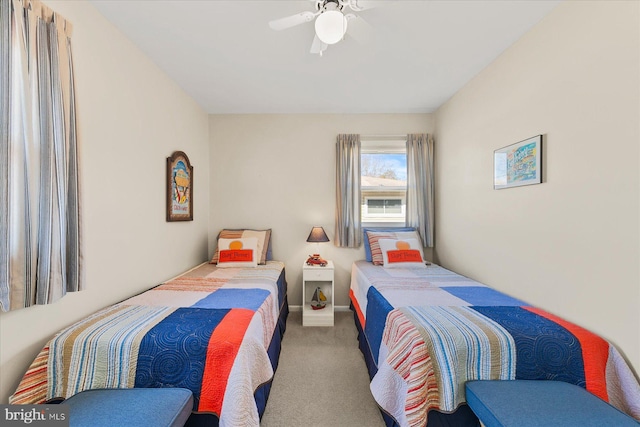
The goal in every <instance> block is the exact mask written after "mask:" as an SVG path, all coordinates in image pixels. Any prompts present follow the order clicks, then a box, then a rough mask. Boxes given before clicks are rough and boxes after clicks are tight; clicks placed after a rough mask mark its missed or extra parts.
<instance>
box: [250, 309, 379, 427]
mask: <svg viewBox="0 0 640 427" xmlns="http://www.w3.org/2000/svg"><path fill="white" fill-rule="evenodd" d="M260 426H261V427H288V426H309V427H313V426H318V427H320V426H349V427H358V426H362V427H376V426H384V422H383V420H382V416H381V415H380V411H379V410H378V406H377V405H376V403H375V401H374V400H373V397H372V396H371V392H370V391H369V376H368V375H367V368H366V366H365V364H364V357H363V356H362V353H361V352H360V350H359V349H358V340H357V331H356V327H355V325H354V323H353V314H352V312H350V311H349V312H336V313H335V325H334V326H333V327H309V326H307V327H303V326H302V313H301V312H291V313H290V314H289V319H288V320H287V331H286V332H285V334H284V339H283V340H282V353H281V354H280V364H279V366H278V370H277V371H276V374H275V376H274V379H273V385H272V388H271V395H270V396H269V401H268V402H267V408H266V410H265V413H264V415H263V417H262V422H261V423H260Z"/></svg>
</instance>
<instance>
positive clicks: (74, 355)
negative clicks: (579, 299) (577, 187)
mask: <svg viewBox="0 0 640 427" xmlns="http://www.w3.org/2000/svg"><path fill="white" fill-rule="evenodd" d="M269 234H270V233H263V232H255V231H242V230H240V231H238V230H231V231H225V230H223V232H221V235H220V236H221V239H222V240H220V239H219V241H218V247H219V248H222V249H220V251H218V250H216V254H215V255H214V258H213V260H212V262H215V263H216V264H213V263H205V264H202V265H200V266H198V267H196V268H194V269H192V270H190V271H188V272H187V273H185V274H182V275H181V276H179V277H177V278H175V279H172V280H170V281H167V282H165V283H163V284H161V285H159V286H156V287H154V288H152V289H150V290H148V291H146V292H143V293H141V294H139V295H136V296H134V297H132V298H129V299H127V300H125V301H122V302H120V303H118V304H114V305H112V306H110V307H107V308H104V309H103V310H100V311H98V312H96V313H94V314H93V315H91V316H89V317H87V318H85V319H82V320H81V321H79V322H77V323H76V324H74V325H72V326H70V327H68V328H66V329H64V330H63V331H60V332H59V333H58V334H56V335H55V337H53V338H52V339H51V340H50V341H49V342H48V343H47V344H46V345H45V346H44V348H43V349H42V350H41V352H40V353H39V355H38V356H37V357H36V359H35V360H34V361H33V363H32V364H31V366H30V367H29V370H28V371H27V373H26V374H25V375H24V377H23V379H22V381H21V382H20V384H19V386H18V389H17V390H16V392H15V393H14V395H13V396H12V397H11V398H10V403H12V404H33V403H44V402H47V401H50V400H52V399H56V398H68V397H70V396H72V395H74V394H77V393H78V392H80V391H83V390H87V389H94V388H132V387H151V388H157V387H182V388H188V389H190V390H191V391H192V392H193V396H194V407H193V411H194V414H195V415H193V416H192V418H193V419H195V420H197V421H196V422H195V424H196V425H213V426H215V425H255V426H257V425H259V420H260V417H261V415H262V414H263V412H264V409H265V406H266V401H267V398H268V395H269V390H270V387H271V380H272V378H273V374H274V372H275V369H276V368H277V364H278V357H279V353H280V342H281V339H282V336H283V334H284V332H285V326H286V319H287V315H288V302H287V283H286V280H285V272H284V264H283V263H281V262H277V261H269V259H271V255H270V250H269V246H270V245H269V240H270V235H269ZM365 237H367V238H366V239H365V253H366V256H367V260H366V261H357V262H355V263H354V264H353V267H352V273H351V286H350V299H351V304H352V307H353V310H354V319H355V323H356V327H357V329H358V332H359V335H358V339H359V344H360V349H361V351H362V353H363V354H364V356H365V361H366V363H367V367H368V370H369V375H370V377H371V386H370V389H371V393H372V394H373V396H374V398H375V400H376V401H377V403H378V405H379V406H380V408H381V411H382V413H383V418H384V420H385V422H386V424H387V425H389V426H396V425H398V426H425V425H428V426H429V427H434V426H435V427H437V426H446V425H450V426H467V425H469V426H472V425H477V424H478V421H477V418H476V417H475V415H474V414H473V413H472V412H471V411H470V410H469V408H468V407H467V406H466V404H465V395H464V384H465V382H466V381H469V380H476V379H502V380H510V379H536V380H557V381H565V382H569V383H572V384H577V385H579V386H582V387H584V388H586V389H587V390H588V391H590V392H592V393H593V394H595V395H596V396H598V397H600V398H602V399H603V400H605V401H608V402H609V403H611V404H612V405H614V406H615V407H617V408H618V409H620V410H621V411H623V412H625V413H627V414H629V415H631V416H632V417H634V418H636V419H638V420H640V385H639V384H638V380H637V378H636V377H635V375H634V373H633V372H632V370H631V369H630V367H629V366H628V365H627V363H626V362H625V360H624V359H623V357H622V356H621V355H620V354H619V352H618V351H617V350H616V348H615V347H614V346H612V345H611V344H609V343H608V342H607V341H606V340H604V339H602V338H601V337H599V336H597V335H595V334H593V333H591V332H589V331H587V330H585V329H583V328H581V327H579V326H576V325H574V324H571V323H569V322H567V321H565V320H563V319H561V318H559V317H557V316H554V315H552V314H550V313H547V312H545V311H543V310H541V309H538V308H535V307H532V306H530V305H528V304H526V303H525V302H523V301H520V300H517V299H515V298H512V297H510V296H508V295H505V294H502V293H500V292H498V291H496V290H493V289H491V288H489V287H487V286H485V285H482V284H480V283H478V282H475V281H473V280H471V279H468V278H466V277H463V276H460V275H458V274H455V273H453V272H451V271H449V270H446V269H444V268H442V267H440V266H437V265H433V264H429V265H425V263H424V261H423V259H422V254H421V245H420V244H419V242H418V241H417V239H416V238H417V235H416V234H415V232H413V231H408V230H405V231H403V232H397V231H396V232H388V231H371V230H365ZM225 239H226V240H225ZM418 239H419V238H418ZM227 240H228V241H227ZM243 245H244V246H243ZM223 251H231V252H223ZM249 252H251V253H249ZM376 264H378V265H376Z"/></svg>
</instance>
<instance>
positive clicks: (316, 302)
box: [311, 287, 327, 310]
mask: <svg viewBox="0 0 640 427" xmlns="http://www.w3.org/2000/svg"><path fill="white" fill-rule="evenodd" d="M326 301H327V297H326V296H324V294H323V293H322V290H321V289H320V287H317V288H316V291H315V292H314V293H313V296H312V297H311V308H312V309H314V310H320V309H323V308H325V307H326V305H327V303H326Z"/></svg>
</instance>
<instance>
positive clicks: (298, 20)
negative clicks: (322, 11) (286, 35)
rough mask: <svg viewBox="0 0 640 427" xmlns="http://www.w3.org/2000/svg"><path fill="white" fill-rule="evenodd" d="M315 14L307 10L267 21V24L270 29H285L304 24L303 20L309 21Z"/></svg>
mask: <svg viewBox="0 0 640 427" xmlns="http://www.w3.org/2000/svg"><path fill="white" fill-rule="evenodd" d="M315 16H316V13H313V12H309V11H306V12H302V13H296V14H295V15H291V16H286V17H284V18H280V19H275V20H273V21H269V26H270V27H271V29H272V30H276V31H280V30H286V29H287V28H291V27H295V26H296V25H300V24H304V23H305V22H311V21H313V18H314V17H315Z"/></svg>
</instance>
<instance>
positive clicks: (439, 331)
mask: <svg viewBox="0 0 640 427" xmlns="http://www.w3.org/2000/svg"><path fill="white" fill-rule="evenodd" d="M350 296H351V301H352V303H353V306H354V308H355V310H356V314H357V315H358V318H359V320H360V324H361V326H362V328H363V331H364V333H365V335H366V338H367V342H368V344H369V347H370V350H371V354H372V357H373V360H374V363H375V364H376V367H377V372H376V373H375V375H374V377H373V379H372V381H371V392H372V394H373V396H374V398H375V399H376V401H377V402H378V404H379V405H380V407H381V408H383V409H384V410H385V411H386V412H387V413H389V414H390V415H391V416H392V417H393V418H394V419H395V420H396V421H397V422H398V424H399V425H401V426H424V425H426V422H427V413H428V411H429V410H432V409H436V410H438V411H440V412H444V413H451V412H454V411H455V410H456V409H457V408H458V407H459V406H460V405H461V404H462V403H464V402H465V396H464V384H465V382H466V381H469V380H476V379H503V380H508V379H544V380H557V381H566V382H569V383H572V384H577V385H580V386H582V387H584V388H586V389H587V390H589V391H590V392H592V393H593V394H595V395H597V396H598V397H600V398H602V399H603V400H605V401H608V402H609V403H611V404H612V405H614V406H616V407H617V408H618V409H620V410H622V411H623V412H625V413H627V414H629V415H631V416H633V417H634V418H636V419H638V420H640V385H639V384H638V381H637V379H636V378H635V376H634V374H633V372H632V370H631V369H630V368H629V366H628V365H627V364H626V362H625V361H624V359H623V358H622V356H621V355H620V354H619V352H618V351H617V350H616V348H615V347H614V346H613V345H611V344H610V343H608V342H607V341H606V340H604V339H603V338H601V337H599V336H597V335H595V334H593V333H591V332H589V331H587V330H585V329H584V328H581V327H579V326H577V325H574V324H572V323H570V322H567V321H565V320H563V319H561V318H559V317H557V316H554V315H552V314H550V313H547V312H545V311H543V310H540V309H538V308H535V307H531V306H530V305H528V304H525V303H524V302H522V301H520V300H517V299H515V298H512V297H510V296H508V295H505V294H502V293H500V292H498V291H496V290H493V289H491V288H489V287H487V286H485V285H482V284H480V283H478V282H475V281H472V280H470V279H468V278H465V277H463V276H460V275H458V274H455V273H453V272H451V271H448V270H446V269H444V268H442V267H439V266H435V265H433V266H430V267H428V268H426V269H418V270H390V269H384V268H382V267H380V266H374V265H372V264H371V263H367V262H364V261H358V262H356V263H354V265H353V269H352V276H351V290H350Z"/></svg>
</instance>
